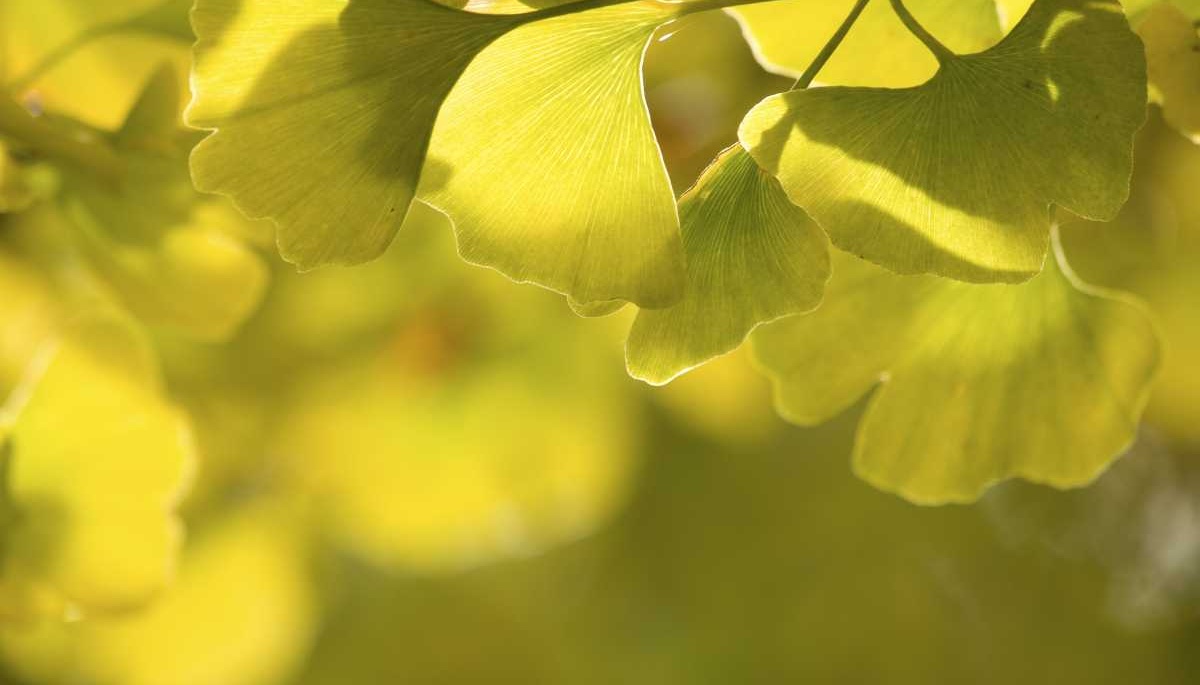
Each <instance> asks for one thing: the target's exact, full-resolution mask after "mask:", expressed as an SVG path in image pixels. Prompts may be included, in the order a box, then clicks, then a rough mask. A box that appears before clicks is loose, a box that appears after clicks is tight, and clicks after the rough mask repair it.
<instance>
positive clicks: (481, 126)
mask: <svg viewBox="0 0 1200 685" xmlns="http://www.w3.org/2000/svg"><path fill="white" fill-rule="evenodd" d="M679 11H680V10H679V8H678V6H672V5H669V4H658V3H631V4H625V5H617V6H613V7H607V8H600V9H594V10H590V11H586V12H581V13H578V14H570V15H567V16H563V17H558V18H554V19H547V20H543V21H537V22H534V23H531V24H527V25H525V26H522V27H520V28H518V29H516V30H515V31H513V32H512V33H511V34H509V35H507V36H505V37H504V38H502V39H500V40H498V41H497V42H496V43H495V44H494V45H492V46H491V47H489V48H488V49H486V50H484V51H483V53H482V54H480V56H479V58H478V59H477V60H476V61H475V63H474V64H472V65H471V67H470V68H469V69H467V72H466V73H465V74H464V75H463V78H462V81H461V82H460V83H459V85H458V87H457V88H456V89H455V90H454V91H453V92H452V93H451V95H450V98H449V99H448V100H447V102H446V104H445V107H444V108H443V110H442V115H441V117H440V118H439V120H438V125H437V128H436V130H435V132H434V136H433V145H432V148H431V156H432V158H433V160H434V163H435V164H437V165H439V167H440V168H439V170H438V173H437V174H431V178H430V179H428V182H427V184H426V187H425V188H423V190H422V197H423V198H425V199H427V200H428V201H429V202H430V203H431V204H433V205H435V206H437V207H439V208H440V209H442V210H443V211H445V212H446V213H447V214H448V215H449V216H450V218H451V219H452V220H453V221H454V224H455V230H456V232H457V234H458V241H459V252H460V253H461V254H462V256H463V257H464V258H465V259H466V260H467V261H470V262H474V263H478V264H483V265H487V266H492V267H495V268H497V269H499V270H500V271H501V272H503V273H504V274H506V275H507V276H509V277H511V278H513V279H514V280H518V281H532V282H535V283H538V284H540V285H543V286H547V287H549V288H551V289H553V290H557V291H559V292H563V293H567V294H569V295H571V296H572V297H573V298H574V299H575V300H577V301H580V302H595V301H604V300H616V299H622V300H627V301H632V302H636V303H638V304H641V305H644V306H650V307H662V306H666V305H669V304H672V303H673V302H674V301H676V300H677V299H678V298H679V295H680V292H681V291H682V288H683V250H682V246H681V243H680V238H679V220H678V217H677V216H676V209H675V196H674V192H673V190H672V189H671V184H670V181H669V180H668V177H667V173H666V169H665V167H664V166H663V161H662V155H661V153H660V152H659V148H658V144H657V142H656V141H655V138H654V132H653V130H652V129H651V127H650V118H649V114H648V113H647V111H646V105H645V101H644V98H643V94H642V79H641V63H642V56H643V54H644V52H645V50H646V46H647V44H648V43H649V41H650V38H651V36H652V35H653V33H654V31H655V29H656V28H657V27H658V26H660V25H661V24H664V23H666V22H668V21H670V20H671V19H673V18H675V17H676V16H678V14H679Z"/></svg>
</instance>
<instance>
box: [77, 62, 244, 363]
mask: <svg viewBox="0 0 1200 685" xmlns="http://www.w3.org/2000/svg"><path fill="white" fill-rule="evenodd" d="M176 82H177V77H176V75H175V72H174V69H173V68H171V67H164V68H163V69H160V70H159V71H158V72H157V74H156V75H155V76H154V77H153V78H151V80H150V81H149V83H148V84H147V85H146V88H145V89H144V91H143V93H142V96H141V98H140V99H139V100H138V102H137V103H136V104H135V106H134V108H133V109H132V110H131V111H130V113H129V115H128V116H127V118H126V121H125V124H124V126H122V128H121V129H120V130H119V131H118V132H116V133H115V134H114V135H112V136H111V139H112V144H113V147H114V149H115V150H116V151H117V153H118V154H119V155H120V157H121V159H122V160H123V161H124V163H125V173H126V178H125V179H124V180H123V182H122V183H120V184H119V185H117V186H115V187H114V186H113V185H112V184H111V183H108V182H106V181H105V180H103V179H96V178H94V177H92V176H90V175H87V174H82V173H68V174H67V176H66V179H67V182H66V184H65V186H64V190H63V197H62V201H61V204H62V206H63V207H64V209H65V218H66V219H67V220H68V221H69V222H70V224H71V228H72V229H75V230H70V231H67V233H69V234H70V235H71V236H72V238H73V239H74V240H75V241H76V242H77V244H78V245H80V247H81V249H82V251H83V253H84V254H85V255H86V256H87V257H88V259H89V261H90V263H91V264H92V266H93V267H94V269H95V271H96V272H97V273H98V274H99V275H100V276H101V277H102V278H103V279H104V281H105V282H106V283H107V284H108V285H109V286H110V287H111V288H112V289H113V290H114V291H115V293H116V294H117V296H118V299H119V300H120V301H121V302H122V303H123V304H124V305H125V306H126V307H128V308H129V310H130V311H131V312H133V313H134V314H135V315H137V316H138V317H139V318H141V319H142V320H144V321H146V322H148V323H152V324H155V325H160V326H166V327H170V328H174V329H177V330H180V331H182V332H184V333H186V334H188V335H191V336H193V337H196V338H199V339H203V340H214V341H219V340H224V339H227V338H228V337H229V336H230V335H232V334H233V333H234V331H235V330H236V329H237V327H238V326H239V325H240V324H241V323H242V322H243V321H244V320H245V319H246V317H248V316H249V315H250V313H252V312H253V311H254V309H255V308H256V306H257V305H258V303H259V301H261V299H262V296H263V293H264V291H265V288H266V284H267V268H266V265H265V264H264V263H263V260H262V259H261V258H260V257H259V256H258V254H256V253H255V251H254V250H253V249H251V248H249V247H248V246H246V245H245V244H244V243H243V242H242V241H241V240H239V239H237V238H236V237H235V236H236V228H235V227H237V226H238V225H240V224H244V223H246V220H245V219H244V218H243V217H241V216H239V215H238V214H237V213H236V212H234V211H232V209H231V208H228V209H227V208H226V203H225V201H223V200H221V199H217V198H211V197H206V196H202V195H200V194H198V193H197V192H196V191H195V190H194V189H193V188H192V185H191V180H190V178H189V176H188V172H187V162H186V157H187V146H186V142H187V141H186V140H185V139H184V138H182V137H181V132H180V130H179V126H178V122H179V113H180V103H179V98H178V90H179V89H178V86H177V83H176Z"/></svg>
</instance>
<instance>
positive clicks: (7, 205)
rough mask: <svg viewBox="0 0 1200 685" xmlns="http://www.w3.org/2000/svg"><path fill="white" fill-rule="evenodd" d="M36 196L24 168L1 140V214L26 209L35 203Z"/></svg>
mask: <svg viewBox="0 0 1200 685" xmlns="http://www.w3.org/2000/svg"><path fill="white" fill-rule="evenodd" d="M35 197H36V194H35V192H34V189H33V188H32V187H30V185H29V181H28V180H27V179H26V178H25V173H24V169H22V168H21V167H20V165H18V164H17V161H16V160H15V159H13V158H12V157H11V156H10V155H9V152H8V147H7V146H6V145H5V144H4V141H3V140H0V214H6V213H9V212H20V211H22V210H25V209H27V208H28V207H29V205H31V204H33V201H34V199H35Z"/></svg>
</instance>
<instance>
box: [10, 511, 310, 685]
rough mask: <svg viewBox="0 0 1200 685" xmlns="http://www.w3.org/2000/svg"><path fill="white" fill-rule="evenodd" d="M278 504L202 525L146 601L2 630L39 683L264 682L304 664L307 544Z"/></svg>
mask: <svg viewBox="0 0 1200 685" xmlns="http://www.w3.org/2000/svg"><path fill="white" fill-rule="evenodd" d="M281 514H282V512H279V511H275V510H273V509H271V508H270V507H266V506H263V507H259V508H252V509H247V508H235V509H234V510H232V511H229V512H227V513H226V514H225V516H224V517H223V518H222V519H221V520H219V521H217V522H216V523H214V524H210V527H209V528H208V529H207V530H204V531H201V532H200V534H199V535H198V536H197V537H196V539H195V541H194V542H193V543H191V544H189V548H188V550H187V551H186V553H185V554H184V556H183V559H182V560H181V564H180V572H179V578H178V580H177V582H176V583H175V584H174V585H173V586H172V587H171V588H170V589H169V590H168V591H167V592H166V593H164V595H163V596H162V597H161V598H160V599H159V600H158V601H156V602H155V603H154V604H153V605H151V606H150V607H148V608H147V609H145V610H143V611H141V612H137V613H134V614H130V615H127V616H115V617H98V618H92V619H89V620H86V621H82V622H79V623H74V624H62V623H54V622H44V623H41V624H38V625H34V626H12V627H9V628H7V629H5V630H3V631H0V652H2V653H3V656H4V658H5V661H6V662H7V663H8V665H10V667H12V668H14V669H16V670H17V671H18V672H19V673H21V674H22V675H23V676H25V677H27V678H29V679H31V680H34V681H36V682H38V683H46V684H49V683H63V684H65V683H81V682H88V683H119V684H120V685H211V684H213V683H222V685H263V684H264V683H276V682H281V681H282V680H283V679H284V678H286V677H287V676H288V675H289V674H290V673H292V672H293V671H295V670H296V669H297V667H298V666H299V665H300V664H301V661H302V659H303V658H304V655H305V654H306V652H307V649H308V646H309V644H310V642H311V641H312V639H313V636H314V632H315V625H314V624H315V621H316V618H317V617H316V607H315V606H314V604H315V602H314V598H313V592H312V587H311V580H310V579H309V578H308V577H307V572H306V569H305V558H304V556H303V553H304V547H303V544H302V543H301V542H300V541H299V540H298V539H297V538H298V537H299V536H298V535H297V532H298V531H297V530H295V529H294V528H293V527H291V525H290V524H291V521H289V519H288V518H287V517H286V516H285V515H281Z"/></svg>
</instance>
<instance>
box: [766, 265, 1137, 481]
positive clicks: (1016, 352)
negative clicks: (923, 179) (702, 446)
mask: <svg viewBox="0 0 1200 685" xmlns="http://www.w3.org/2000/svg"><path fill="white" fill-rule="evenodd" d="M1057 256H1058V259H1057V260H1052V261H1051V262H1050V264H1049V265H1048V266H1047V267H1046V269H1045V271H1044V272H1043V273H1042V274H1040V275H1039V276H1037V277H1035V278H1034V279H1033V280H1031V281H1029V282H1028V283H1025V284H1022V285H1019V286H1011V285H969V284H964V283H958V282H954V281H950V280H944V279H937V278H933V277H929V276H921V277H912V276H897V275H894V274H892V273H890V272H888V271H886V270H884V269H880V268H878V267H876V266H873V265H870V264H868V263H867V262H863V261H860V260H856V259H854V258H852V257H849V256H845V255H843V256H842V257H841V258H840V259H839V260H838V261H837V262H836V263H835V275H834V279H833V282H832V283H831V285H830V288H829V290H828V292H827V294H826V299H825V304H824V305H823V306H822V308H821V309H820V310H818V311H817V312H816V313H814V314H810V315H803V316H797V317H791V318H788V319H784V320H782V321H779V322H777V323H774V324H770V325H768V326H764V327H763V328H762V329H761V330H760V331H759V332H758V333H756V334H755V338H754V342H755V354H756V356H757V358H758V361H759V363H760V365H761V366H762V367H763V368H764V369H765V371H766V373H767V374H768V375H769V376H770V377H771V378H772V380H773V382H774V384H775V388H776V399H777V403H778V407H779V410H780V412H781V413H782V414H783V415H784V417H785V418H788V419H789V420H791V421H794V422H796V423H801V424H812V423H817V422H820V421H824V420H826V419H828V418H830V417H832V416H834V415H836V414H837V413H839V412H841V411H843V410H844V409H846V408H848V407H849V406H851V405H852V404H853V403H855V402H856V401H858V399H859V398H861V397H862V396H863V395H865V394H867V393H868V392H869V391H870V390H871V388H872V387H874V386H875V385H877V384H881V387H880V389H879V390H878V391H877V392H876V393H875V394H874V396H873V397H872V399H871V401H870V404H869V406H868V408H867V411H866V415H865V416H864V417H863V419H862V423H861V425H860V426H859V432H858V441H857V445H856V447H855V452H854V466H855V470H856V471H857V472H858V473H859V475H861V476H862V477H863V478H864V479H866V480H867V481H869V482H871V483H872V484H874V485H875V486H877V487H879V488H881V489H884V490H888V491H892V492H896V493H898V494H900V495H902V496H904V497H905V498H907V499H909V500H912V501H914V502H920V503H942V502H969V501H972V500H974V499H976V498H977V497H979V495H980V494H981V493H982V492H983V491H984V490H985V489H986V488H987V487H988V486H990V485H991V484H993V483H996V482H998V481H1001V480H1004V479H1008V478H1013V477H1019V478H1024V479H1027V480H1031V481H1035V482H1039V483H1046V484H1049V485H1053V486H1056V487H1062V488H1066V487H1076V486H1081V485H1084V484H1086V483H1089V482H1091V481H1092V480H1093V479H1094V478H1095V477H1096V476H1098V475H1099V474H1100V473H1101V472H1102V471H1103V470H1104V469H1105V468H1106V467H1107V466H1108V465H1109V464H1110V463H1111V462H1112V461H1113V459H1115V458H1116V457H1117V455H1118V454H1120V453H1121V451H1123V450H1124V449H1125V447H1126V446H1127V445H1128V444H1129V443H1130V442H1131V441H1132V440H1133V438H1134V435H1135V434H1136V431H1137V426H1138V421H1139V418H1140V416H1141V413H1142V410H1143V409H1144V407H1145V405H1146V401H1147V399H1148V396H1149V387H1150V383H1151V381H1152V378H1153V376H1154V372H1155V370H1156V368H1157V366H1158V359H1159V351H1158V342H1157V338H1156V336H1155V332H1154V327H1153V326H1152V325H1151V323H1150V321H1149V318H1148V317H1147V315H1146V313H1145V311H1144V310H1143V309H1142V307H1141V306H1140V305H1137V304H1135V303H1133V302H1132V301H1131V300H1129V299H1126V298H1123V297H1120V296H1117V295H1113V294H1110V293H1104V292H1100V291H1097V290H1095V289H1093V288H1090V287H1088V286H1086V285H1084V284H1082V283H1081V282H1079V281H1078V280H1077V279H1076V278H1075V277H1074V275H1073V274H1072V273H1071V272H1070V270H1069V267H1068V266H1067V265H1066V263H1065V261H1063V258H1062V256H1061V254H1060V253H1058V254H1057Z"/></svg>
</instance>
